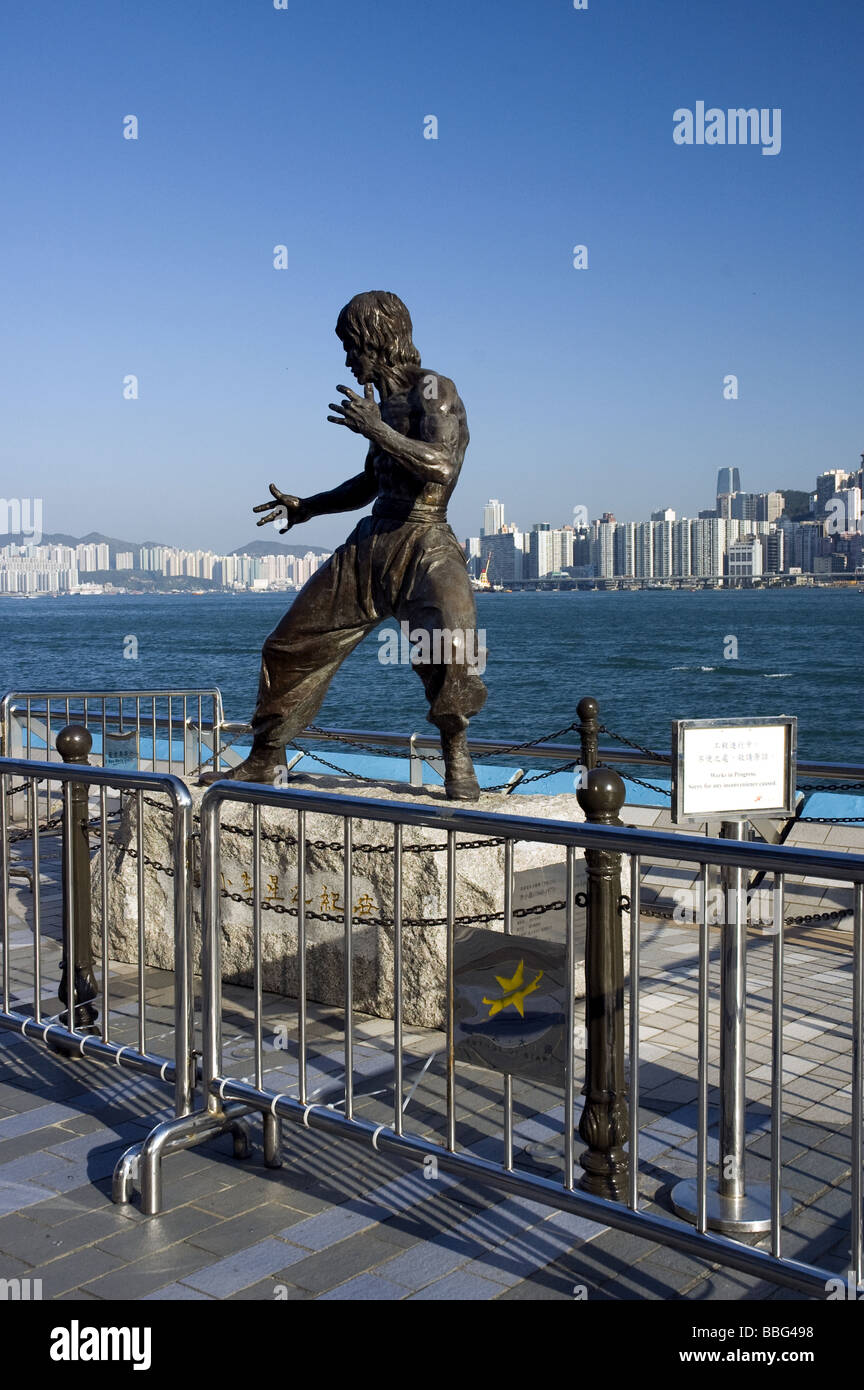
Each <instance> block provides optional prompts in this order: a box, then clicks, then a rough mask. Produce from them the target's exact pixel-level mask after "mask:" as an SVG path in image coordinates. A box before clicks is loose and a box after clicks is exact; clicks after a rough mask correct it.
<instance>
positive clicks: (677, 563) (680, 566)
mask: <svg viewBox="0 0 864 1390" xmlns="http://www.w3.org/2000/svg"><path fill="white" fill-rule="evenodd" d="M690 537H691V522H689V521H688V520H687V518H686V517H684V518H683V519H682V520H681V521H673V523H672V573H673V574H674V575H676V576H677V577H678V578H681V579H686V578H687V576H688V575H691V574H692V573H693V561H692V558H691V544H690Z"/></svg>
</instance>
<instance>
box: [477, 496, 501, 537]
mask: <svg viewBox="0 0 864 1390" xmlns="http://www.w3.org/2000/svg"><path fill="white" fill-rule="evenodd" d="M503 525H504V503H503V502H499V501H498V500H497V498H495V497H491V498H490V499H489V501H488V502H487V503H486V506H485V507H484V508H483V526H482V528H481V531H480V534H481V536H497V535H498V532H499V531H500V530H501V527H502V526H503Z"/></svg>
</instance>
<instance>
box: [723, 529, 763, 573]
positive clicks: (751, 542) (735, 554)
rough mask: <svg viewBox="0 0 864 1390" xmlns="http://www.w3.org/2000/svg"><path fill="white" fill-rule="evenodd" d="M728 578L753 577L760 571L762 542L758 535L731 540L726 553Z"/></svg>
mask: <svg viewBox="0 0 864 1390" xmlns="http://www.w3.org/2000/svg"><path fill="white" fill-rule="evenodd" d="M726 564H727V573H728V576H729V578H730V579H753V578H755V577H757V576H758V575H760V574H761V573H762V544H761V541H760V539H759V537H758V536H742V537H741V539H740V540H736V541H732V543H731V545H730V546H729V549H728V551H727V553H726Z"/></svg>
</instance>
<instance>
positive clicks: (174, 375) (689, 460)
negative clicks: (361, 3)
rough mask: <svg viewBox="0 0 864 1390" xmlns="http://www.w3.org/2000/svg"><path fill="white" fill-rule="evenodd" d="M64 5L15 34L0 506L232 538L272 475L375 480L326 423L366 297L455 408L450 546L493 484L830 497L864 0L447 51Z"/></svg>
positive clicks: (505, 489) (325, 525)
mask: <svg viewBox="0 0 864 1390" xmlns="http://www.w3.org/2000/svg"><path fill="white" fill-rule="evenodd" d="M55 10H56V12H54V11H52V15H51V22H50V24H46V23H45V20H44V14H43V11H42V9H41V8H40V7H38V6H37V7H31V8H30V9H29V10H28V9H27V8H26V7H16V8H15V13H14V14H12V15H10V16H9V17H8V18H7V20H6V23H5V25H4V40H5V42H4V56H5V58H6V66H5V74H4V75H5V82H4V99H5V102H6V103H7V105H8V108H9V110H10V112H12V113H13V117H12V125H11V126H10V138H9V139H7V140H6V141H4V145H3V150H2V152H0V160H2V170H3V181H4V191H5V192H6V196H7V201H8V203H9V205H10V207H14V209H15V216H14V217H9V218H7V219H6V220H5V222H4V228H3V237H4V253H5V259H6V262H7V264H9V265H13V266H14V268H15V273H14V276H12V277H9V279H10V283H9V285H8V286H7V295H6V299H5V302H4V311H5V323H4V326H5V329H6V335H5V336H6V339H7V341H8V343H9V345H10V346H9V348H8V349H7V354H6V359H5V361H4V368H3V372H2V373H0V382H2V385H0V391H2V393H3V401H2V409H3V416H4V435H3V439H2V441H0V476H2V478H3V486H2V488H0V491H3V492H4V493H8V492H10V491H15V492H17V491H24V490H26V491H28V492H32V493H35V494H37V495H39V496H42V497H44V498H45V499H46V514H48V515H50V516H51V517H53V518H55V519H57V518H60V517H62V518H63V520H62V528H63V529H65V530H68V531H71V532H72V533H83V532H85V531H86V530H87V529H88V527H89V524H90V518H91V517H93V516H94V515H95V514H97V512H98V516H99V519H100V525H102V526H103V527H104V529H105V530H106V531H107V532H109V533H112V532H116V533H118V534H122V533H123V530H124V524H125V525H128V518H129V515H130V512H134V514H135V516H136V518H137V520H138V522H139V524H140V531H139V534H141V535H142V536H154V535H158V536H160V538H162V539H164V541H165V542H166V543H168V544H177V545H180V544H185V545H203V544H212V545H213V546H215V547H217V548H219V549H222V550H224V549H228V548H229V546H230V545H233V544H235V541H234V540H233V539H232V538H233V537H236V535H237V528H238V518H239V517H249V515H250V508H251V506H252V505H254V504H255V503H257V502H259V501H260V500H262V498H264V497H266V495H267V484H268V483H269V482H270V481H275V482H276V483H277V484H278V486H279V487H281V488H283V489H286V490H288V491H291V492H297V493H299V494H301V495H303V494H308V493H310V492H313V491H318V490H320V488H321V487H329V486H332V485H334V484H337V483H339V482H341V481H343V480H344V479H345V478H347V477H349V476H351V475H353V474H355V473H356V472H357V471H358V469H359V467H360V466H361V465H362V457H363V455H362V450H361V448H360V446H359V445H358V442H357V440H355V439H353V438H350V437H346V432H344V431H335V430H333V429H332V428H331V427H330V426H328V425H327V424H326V422H325V416H326V413H327V402H328V401H329V400H332V399H333V393H334V388H335V385H336V383H338V382H341V381H343V380H344V375H345V369H344V366H343V362H344V357H343V354H342V351H341V349H340V346H339V343H338V341H337V339H336V337H335V335H334V326H335V322H336V316H337V314H338V311H339V309H340V308H341V306H342V305H343V304H345V303H346V302H347V301H348V300H349V299H350V298H351V296H352V295H353V294H355V293H356V292H357V291H358V290H365V289H369V288H373V287H379V288H389V289H392V290H394V291H395V292H396V293H398V294H399V295H400V296H401V297H402V298H403V299H404V301H405V302H406V303H407V305H408V307H409V309H410V310H411V313H412V317H413V320H414V327H415V340H416V342H417V344H418V346H419V348H420V350H421V352H422V354H423V360H424V363H426V364H427V365H428V366H429V367H430V368H432V369H434V370H436V371H441V372H443V373H445V374H446V375H447V376H449V377H451V378H452V379H453V381H454V382H455V383H456V386H457V388H458V390H459V392H460V395H461V396H462V398H463V400H464V401H465V404H466V408H467V413H468V423H469V428H470V431H471V436H472V441H471V444H470V445H469V449H468V453H467V456H466V462H465V466H464V469H463V473H462V476H461V478H460V482H459V486H458V488H457V490H456V493H455V496H454V499H453V504H452V506H451V518H452V524H453V526H454V529H455V530H456V531H457V534H459V535H465V534H468V532H469V531H472V532H473V530H474V526H475V523H474V521H473V518H474V517H476V516H477V514H478V512H479V509H480V507H481V506H482V503H483V501H484V500H485V499H486V498H487V497H489V496H490V494H491V495H498V496H501V495H506V496H507V497H508V498H509V499H510V501H511V505H512V507H513V509H514V514H522V513H523V512H524V514H525V515H526V516H527V515H528V513H529V511H530V512H533V513H534V514H535V515H541V516H542V515H545V514H551V512H552V511H553V509H554V507H555V499H556V498H558V497H561V496H562V495H564V494H565V492H566V493H570V492H573V493H575V494H576V495H575V496H574V502H581V503H584V504H585V505H586V506H587V507H588V509H589V511H590V512H591V513H592V514H593V515H599V514H600V513H601V512H602V510H603V509H604V505H606V504H605V503H604V495H605V493H606V491H607V489H608V485H609V481H610V479H615V480H616V481H617V483H618V487H617V488H616V490H617V491H618V493H619V495H621V496H626V497H627V498H628V504H629V506H628V511H632V515H633V516H634V517H635V516H638V515H648V514H649V513H650V511H652V510H655V509H656V508H657V507H659V506H661V505H663V501H664V495H666V496H672V495H674V496H676V498H677V502H678V506H679V510H686V511H689V512H691V513H695V512H696V510H697V509H698V505H699V502H698V494H699V491H700V488H699V485H698V477H699V476H701V475H702V474H703V473H705V474H716V471H717V470H718V469H719V468H720V467H723V466H727V460H729V459H734V460H735V464H736V465H737V466H740V467H741V468H742V470H746V475H747V477H748V479H749V482H750V485H751V486H752V487H753V488H754V489H758V490H760V491H761V490H765V491H767V490H770V489H771V488H774V487H776V486H778V483H780V482H781V481H782V484H783V485H785V486H789V487H804V486H806V481H805V480H806V479H808V478H809V476H810V475H811V473H813V472H818V471H820V469H821V468H822V467H824V466H827V461H828V460H829V459H834V458H842V457H844V456H847V455H849V454H850V453H851V452H852V449H853V447H854V446H855V445H856V444H857V439H858V434H859V430H860V405H859V402H860V332H859V323H858V315H857V313H856V309H857V305H856V304H855V299H854V296H853V295H850V294H849V292H848V287H849V285H851V284H854V283H856V281H857V278H858V274H859V256H860V252H859V245H858V242H859V234H858V228H859V227H860V225H861V212H862V190H861V184H860V180H859V179H857V178H856V177H855V176H854V173H855V170H856V169H857V167H858V149H857V145H858V131H859V128H860V121H859V109H858V107H859V72H858V59H857V55H858V54H859V53H860V51H861V48H862V41H864V13H862V11H861V9H860V7H852V6H849V5H848V4H845V3H844V4H840V3H838V2H837V0H833V3H832V0H827V3H825V4H823V5H821V6H813V5H812V4H809V3H805V0H785V3H784V4H783V5H782V7H781V6H778V5H776V4H771V3H768V4H766V5H760V6H757V7H755V8H754V7H753V6H752V5H750V4H747V3H745V0H730V3H729V4H727V5H726V6H724V8H723V16H722V23H721V24H719V25H718V23H717V21H716V16H715V15H714V14H713V11H710V10H708V9H703V8H702V7H699V6H693V5H685V4H684V3H683V0H669V3H667V4H664V5H662V6H656V5H655V6H649V7H646V6H644V5H637V4H636V3H635V0H625V3H623V4H617V5H615V6H603V5H594V4H591V6H590V7H589V8H588V9H586V10H585V11H584V12H580V11H576V10H575V9H574V8H573V7H572V5H568V4H565V3H562V4H561V5H554V6H553V5H549V6H536V5H534V6H529V5H527V4H525V3H522V0H518V2H517V0H504V3H501V2H500V0H496V2H495V3H494V4H493V3H492V2H491V0H479V3H477V4H476V5H474V6H471V7H469V8H468V9H467V10H466V9H465V7H464V6H458V5H456V4H455V3H454V0H442V3H441V4H440V5H439V6H438V7H437V8H436V17H437V22H438V23H440V24H441V25H442V26H444V27H445V28H446V27H448V26H451V25H452V26H455V28H456V29H458V32H459V35H460V42H459V45H458V49H457V50H455V51H454V49H453V47H452V45H440V46H438V45H434V44H433V45H430V44H429V42H428V16H427V14H426V12H425V10H424V9H422V8H412V7H408V8H407V9H406V7H405V6H403V5H397V4H396V3H395V0H381V3H380V4H379V5H378V7H377V9H376V22H375V24H374V25H368V26H367V25H359V26H358V24H357V14H356V7H355V6H352V5H349V4H348V3H346V0H334V3H333V4H331V5H329V6H327V7H326V8H323V9H322V8H320V7H319V8H316V7H314V6H313V7H309V6H291V7H290V9H289V10H285V11H278V10H276V9H275V7H274V6H273V5H272V4H267V3H265V4H262V5H261V6H250V7H239V8H238V7H237V6H236V5H233V4H230V3H228V0H211V3H210V4H208V7H207V24H206V25H204V26H202V24H201V22H200V16H199V15H198V14H197V12H196V11H194V10H189V9H188V7H185V6H169V5H168V4H165V3H161V4H160V3H157V4H154V5H153V6H149V7H143V8H142V7H137V8H136V7H134V6H133V7H121V9H120V10H118V8H117V6H116V5H115V4H113V3H110V2H109V0H92V3H91V4H90V5H89V6H88V22H87V24H86V25H82V24H81V23H80V17H79V16H78V15H77V14H76V13H75V11H74V7H72V8H70V7H65V6H60V7H55ZM343 31H344V32H345V33H350V34H351V36H352V38H351V43H350V44H336V45H334V44H333V33H334V32H343ZM778 33H782V43H778ZM35 53H39V54H40V55H41V56H40V59H39V61H38V62H36V61H34V59H33V56H32V55H33V54H35ZM322 70H325V71H326V72H327V74H328V80H327V81H326V82H323V83H322V82H321V81H320V77H319V73H320V72H321V71H322ZM360 73H364V74H365V73H368V74H374V84H373V85H374V99H371V100H370V99H369V93H368V91H367V90H366V87H365V85H364V84H363V83H361V81H360V79H359V77H358V74H360ZM227 93H230V100H228V99H226V94H227ZM703 98H704V99H705V103H706V104H707V106H709V107H710V106H714V105H717V106H719V107H721V108H723V109H727V108H734V107H737V106H742V107H753V108H754V109H756V108H758V109H760V110H761V109H765V110H771V111H774V110H775V109H776V110H782V118H783V124H782V131H783V139H782V149H781V150H780V152H779V153H777V154H775V155H774V157H772V158H764V157H763V155H762V152H761V151H760V150H759V149H758V148H748V147H746V146H743V145H737V146H733V145H725V146H724V145H719V146H714V147H713V148H711V147H708V146H707V145H706V146H701V147H700V146H699V145H696V144H694V145H693V146H687V145H683V146H682V145H679V144H677V143H676V141H675V138H674V130H675V122H674V120H673V117H674V113H675V112H676V110H678V109H679V108H682V107H686V108H694V107H696V106H697V105H698V103H699V101H701V100H702V99H703ZM432 116H434V118H435V124H434V129H433V128H432V125H431V120H430V118H431V117H432ZM133 120H134V126H133ZM13 131H14V135H13ZM346 148H347V150H348V151H350V153H346V155H345V157H344V158H340V160H339V175H338V179H335V180H334V178H333V176H332V164H333V151H334V150H344V149H346ZM370 167H372V168H374V169H375V170H376V176H375V177H371V178H370V175H369V168H370ZM396 170H398V176H395V173H394V171H396ZM660 191H662V196H661V192H660ZM454 213H455V215H454ZM279 248H281V249H279ZM577 248H584V250H582V251H579V253H578V254H576V249H577ZM733 377H734V389H733V386H732V385H731V384H730V382H731V379H732V378H733ZM21 477H23V478H26V480H27V482H26V488H25V487H24V485H23V484H20V483H19V484H17V486H14V487H13V486H12V485H11V484H10V481H9V480H10V479H18V478H21ZM342 522H343V519H341V518H338V517H335V518H325V519H322V520H320V521H319V522H318V523H317V524H316V525H315V527H314V529H312V530H310V532H309V536H310V540H311V541H313V542H314V543H316V544H320V545H325V546H333V545H334V544H336V543H338V542H339V541H341V540H342V539H343V538H344V531H343V530H342ZM60 526H61V523H59V522H58V521H57V520H55V521H53V522H51V524H50V526H46V529H51V530H58V529H60ZM136 529H138V528H136Z"/></svg>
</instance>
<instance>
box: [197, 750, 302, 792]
mask: <svg viewBox="0 0 864 1390" xmlns="http://www.w3.org/2000/svg"><path fill="white" fill-rule="evenodd" d="M280 774H281V776H280ZM284 780H285V759H284V756H282V757H275V758H258V757H248V758H244V759H243V762H242V763H238V764H237V766H236V767H229V768H226V769H225V770H224V772H204V773H202V774H201V776H200V777H199V778H198V786H199V787H209V786H212V784H213V783H214V782H263V783H265V784H266V785H267V786H274V785H276V783H277V782H278V781H284Z"/></svg>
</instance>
